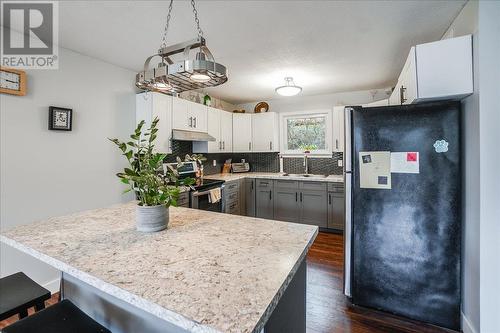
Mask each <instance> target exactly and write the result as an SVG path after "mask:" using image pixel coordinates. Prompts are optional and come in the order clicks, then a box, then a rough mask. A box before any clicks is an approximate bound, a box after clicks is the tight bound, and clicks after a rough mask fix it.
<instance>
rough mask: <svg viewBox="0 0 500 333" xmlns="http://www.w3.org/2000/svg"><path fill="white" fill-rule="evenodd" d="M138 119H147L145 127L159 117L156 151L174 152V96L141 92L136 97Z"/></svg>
mask: <svg viewBox="0 0 500 333" xmlns="http://www.w3.org/2000/svg"><path fill="white" fill-rule="evenodd" d="M135 105H136V121H137V123H139V122H140V121H141V120H144V121H145V125H144V126H145V127H143V128H146V129H147V128H149V126H151V121H152V120H153V119H154V118H155V117H158V119H159V122H158V125H157V128H158V133H157V137H156V140H155V151H156V152H159V153H164V154H171V153H172V145H171V142H172V97H171V96H168V95H164V94H160V93H154V92H150V93H141V94H137V95H136V97H135Z"/></svg>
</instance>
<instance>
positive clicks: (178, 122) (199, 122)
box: [172, 97, 207, 132]
mask: <svg viewBox="0 0 500 333" xmlns="http://www.w3.org/2000/svg"><path fill="white" fill-rule="evenodd" d="M172 112H173V120H172V127H173V128H174V129H178V130H185V131H197V132H207V106H205V105H203V104H199V103H194V102H190V101H187V100H185V99H182V98H178V97H173V98H172Z"/></svg>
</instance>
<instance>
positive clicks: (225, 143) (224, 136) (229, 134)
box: [220, 111, 233, 153]
mask: <svg viewBox="0 0 500 333" xmlns="http://www.w3.org/2000/svg"><path fill="white" fill-rule="evenodd" d="M220 141H221V151H222V152H224V153H231V152H232V151H233V114H232V113H231V112H226V111H220Z"/></svg>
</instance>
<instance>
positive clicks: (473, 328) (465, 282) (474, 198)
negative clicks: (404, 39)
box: [443, 1, 481, 333]
mask: <svg viewBox="0 0 500 333" xmlns="http://www.w3.org/2000/svg"><path fill="white" fill-rule="evenodd" d="M468 34H472V35H473V53H474V94H473V95H471V96H469V97H467V98H465V99H464V100H463V101H462V132H463V133H462V167H463V176H462V178H463V179H462V182H463V183H462V185H463V191H462V207H463V211H462V216H463V221H462V222H463V223H462V228H463V230H462V328H463V330H464V332H465V333H473V332H476V333H478V332H479V331H480V310H481V306H480V298H479V294H480V286H479V271H480V267H479V265H480V262H479V251H480V246H479V244H480V239H479V230H480V219H479V217H480V209H479V203H480V178H479V167H478V164H479V159H480V155H479V142H480V140H479V75H480V73H479V64H478V60H479V57H478V56H477V54H478V51H479V48H478V46H479V43H478V40H479V34H478V2H477V1H470V2H468V3H467V4H466V5H465V7H464V8H463V9H462V11H461V12H460V14H459V15H458V16H457V18H456V19H455V20H454V21H453V23H452V24H451V26H450V27H449V29H448V31H447V32H446V33H445V34H444V36H443V38H453V37H458V36H463V35H468Z"/></svg>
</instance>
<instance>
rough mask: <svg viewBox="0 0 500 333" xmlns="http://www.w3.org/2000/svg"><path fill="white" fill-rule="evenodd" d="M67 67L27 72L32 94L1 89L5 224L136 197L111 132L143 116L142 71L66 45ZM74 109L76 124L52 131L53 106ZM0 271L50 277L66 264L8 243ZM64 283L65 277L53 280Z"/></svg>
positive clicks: (63, 61)
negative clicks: (139, 97) (138, 84)
mask: <svg viewBox="0 0 500 333" xmlns="http://www.w3.org/2000/svg"><path fill="white" fill-rule="evenodd" d="M59 57H60V63H59V70H30V71H28V72H27V80H28V87H27V91H28V93H27V95H26V96H22V97H18V96H12V95H4V94H2V95H0V110H1V111H0V126H1V127H0V132H1V133H0V135H1V140H0V141H1V153H0V161H1V168H0V169H1V173H0V176H1V178H0V184H1V193H0V196H1V201H0V211H1V214H0V227H1V229H2V230H5V229H7V228H10V227H13V226H16V225H19V224H24V223H31V222H33V221H36V220H40V219H44V218H47V217H51V216H57V215H62V214H67V213H71V212H76V211H81V210H85V209H90V208H97V207H104V206H108V205H110V204H113V203H117V202H120V201H124V200H127V199H130V197H128V198H127V197H123V196H122V194H121V192H122V190H123V187H122V186H121V185H120V183H119V182H118V179H117V178H116V177H115V173H116V172H118V171H119V170H120V169H121V168H122V167H123V166H124V162H123V161H122V158H121V156H120V154H119V151H118V150H117V149H116V148H115V147H114V146H113V144H112V143H111V142H109V141H108V140H107V139H106V138H107V137H120V138H126V136H127V135H128V134H129V133H130V132H131V131H132V130H133V128H134V124H135V95H134V94H135V91H134V79H135V73H133V72H131V71H129V70H126V69H123V68H120V67H116V66H114V65H111V64H108V63H105V62H102V61H99V60H96V59H93V58H90V57H87V56H83V55H80V54H77V53H74V52H72V51H69V50H65V49H60V53H59ZM51 105H52V106H60V107H67V108H72V109H73V115H74V120H73V131H71V132H62V131H49V130H48V129H47V126H48V125H47V123H48V107H49V106H51ZM0 249H1V258H0V259H1V265H0V274H1V276H5V275H8V274H11V273H13V272H16V271H24V272H25V273H26V274H27V275H29V276H30V277H32V278H33V279H34V280H35V281H37V282H39V283H41V284H44V285H47V284H48V283H50V282H51V281H52V282H53V281H54V280H55V279H57V278H58V272H57V271H55V270H54V269H51V268H50V267H48V266H46V265H44V264H42V263H41V262H37V261H35V260H34V259H31V258H30V257H28V256H26V255H24V254H21V253H20V252H17V251H16V250H14V249H11V248H10V247H7V246H5V245H2V246H1V248H0ZM49 287H50V288H51V289H52V288H53V287H56V288H57V287H58V286H57V283H52V284H50V285H49Z"/></svg>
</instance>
